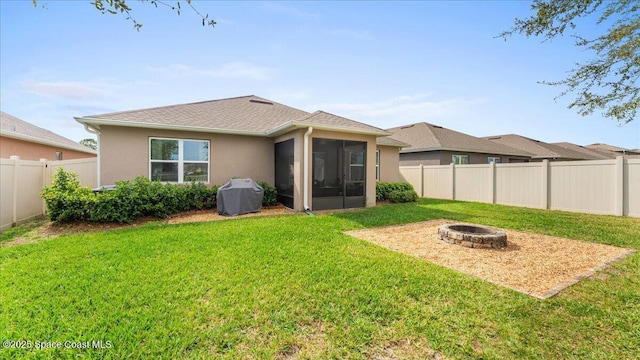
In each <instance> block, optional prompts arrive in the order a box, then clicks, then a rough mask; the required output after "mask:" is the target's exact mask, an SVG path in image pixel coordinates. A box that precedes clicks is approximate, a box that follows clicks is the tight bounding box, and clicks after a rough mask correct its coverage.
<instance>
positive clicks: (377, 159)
mask: <svg viewBox="0 0 640 360" xmlns="http://www.w3.org/2000/svg"><path fill="white" fill-rule="evenodd" d="M376 181H380V150H376Z"/></svg>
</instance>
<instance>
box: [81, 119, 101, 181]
mask: <svg viewBox="0 0 640 360" xmlns="http://www.w3.org/2000/svg"><path fill="white" fill-rule="evenodd" d="M84 129H85V130H86V131H87V132H89V133H91V134H94V135H96V137H97V138H98V140H97V141H96V143H97V144H98V155H97V158H98V159H97V161H96V176H97V179H96V186H97V187H100V185H101V184H100V130H98V129H96V128H94V127H93V126H91V125H89V124H86V123H85V124H84Z"/></svg>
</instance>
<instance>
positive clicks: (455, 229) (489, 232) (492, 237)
mask: <svg viewBox="0 0 640 360" xmlns="http://www.w3.org/2000/svg"><path fill="white" fill-rule="evenodd" d="M438 239H440V240H442V241H444V242H446V243H449V244H456V245H462V246H466V247H469V248H480V249H502V248H505V247H507V234H505V232H504V231H502V230H497V229H493V228H490V227H486V226H482V225H468V224H445V225H441V226H439V227H438Z"/></svg>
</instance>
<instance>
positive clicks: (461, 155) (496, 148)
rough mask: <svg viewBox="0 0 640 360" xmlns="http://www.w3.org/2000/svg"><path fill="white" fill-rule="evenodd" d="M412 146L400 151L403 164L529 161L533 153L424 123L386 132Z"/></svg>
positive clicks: (401, 163)
mask: <svg viewBox="0 0 640 360" xmlns="http://www.w3.org/2000/svg"><path fill="white" fill-rule="evenodd" d="M387 131H388V132H390V133H392V134H393V135H392V136H393V138H394V139H396V140H399V141H401V142H404V143H407V144H410V146H409V147H405V148H403V149H402V150H400V165H403V166H407V165H420V164H422V165H448V164H450V163H455V164H487V163H491V162H496V163H512V162H526V161H528V160H529V157H530V156H531V154H529V153H527V152H526V151H521V150H517V149H513V148H511V147H508V146H504V145H501V144H497V143H494V142H491V141H488V140H485V139H481V138H477V137H475V136H471V135H467V134H463V133H461V132H457V131H454V130H451V129H447V128H444V127H442V126H437V125H432V124H428V123H425V122H421V123H416V124H411V125H406V126H400V127H395V128H391V129H387Z"/></svg>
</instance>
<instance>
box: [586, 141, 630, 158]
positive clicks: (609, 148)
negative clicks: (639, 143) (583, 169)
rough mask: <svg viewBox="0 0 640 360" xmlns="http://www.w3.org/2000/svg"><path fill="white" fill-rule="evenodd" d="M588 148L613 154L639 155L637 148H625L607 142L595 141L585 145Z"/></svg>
mask: <svg viewBox="0 0 640 360" xmlns="http://www.w3.org/2000/svg"><path fill="white" fill-rule="evenodd" d="M585 147H586V148H588V149H590V150H595V151H599V152H604V153H612V154H613V155H614V157H615V156H618V155H622V154H628V155H640V150H638V149H625V148H621V147H619V146H613V145H609V144H602V143H596V144H591V145H587V146H585Z"/></svg>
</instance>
